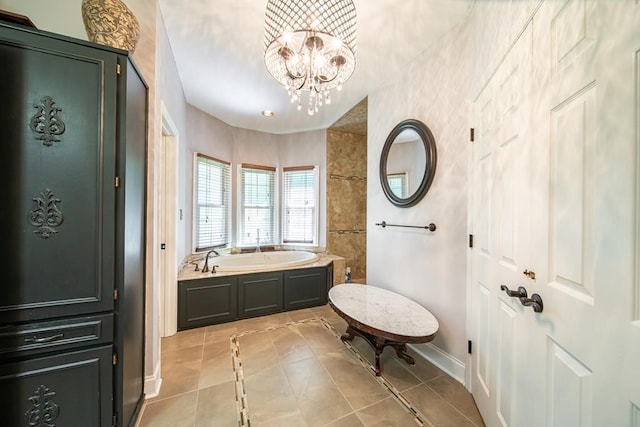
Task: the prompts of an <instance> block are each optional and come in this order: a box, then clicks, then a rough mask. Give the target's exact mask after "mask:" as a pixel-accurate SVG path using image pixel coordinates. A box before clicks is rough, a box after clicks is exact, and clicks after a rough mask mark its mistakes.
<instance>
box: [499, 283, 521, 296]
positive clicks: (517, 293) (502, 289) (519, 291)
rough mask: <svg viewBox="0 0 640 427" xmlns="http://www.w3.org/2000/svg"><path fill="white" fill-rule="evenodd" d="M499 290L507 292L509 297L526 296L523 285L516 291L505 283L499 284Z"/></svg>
mask: <svg viewBox="0 0 640 427" xmlns="http://www.w3.org/2000/svg"><path fill="white" fill-rule="evenodd" d="M500 290H501V291H505V292H506V293H507V295H509V296H510V297H511V298H526V297H527V290H526V289H525V288H524V287H523V286H520V287H518V290H517V291H512V290H511V289H509V288H508V287H507V286H506V285H500Z"/></svg>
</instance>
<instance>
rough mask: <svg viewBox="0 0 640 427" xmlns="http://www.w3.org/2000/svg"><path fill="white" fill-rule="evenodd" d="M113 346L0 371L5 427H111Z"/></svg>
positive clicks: (11, 365)
mask: <svg viewBox="0 0 640 427" xmlns="http://www.w3.org/2000/svg"><path fill="white" fill-rule="evenodd" d="M111 367H112V365H111V346H104V347H98V348H93V349H89V350H80V351H75V352H67V353H60V354H56V355H53V356H46V357H41V358H37V359H30V360H27V361H22V362H16V363H9V364H2V365H0V396H2V399H0V413H1V414H2V425H6V426H25V427H26V426H37V427H41V426H42V427H46V426H49V427H54V426H56V427H57V426H83V427H98V426H110V425H111V419H112V409H111V393H112V385H111V372H112V371H111Z"/></svg>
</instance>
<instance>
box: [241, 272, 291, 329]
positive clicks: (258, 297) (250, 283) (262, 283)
mask: <svg viewBox="0 0 640 427" xmlns="http://www.w3.org/2000/svg"><path fill="white" fill-rule="evenodd" d="M282 287H283V286H282V273H281V272H277V273H259V274H248V275H244V276H240V277H239V279H238V294H239V296H238V310H239V313H238V315H239V317H241V318H244V317H253V316H262V315H264V314H271V313H277V312H280V311H282V310H283V300H282Z"/></svg>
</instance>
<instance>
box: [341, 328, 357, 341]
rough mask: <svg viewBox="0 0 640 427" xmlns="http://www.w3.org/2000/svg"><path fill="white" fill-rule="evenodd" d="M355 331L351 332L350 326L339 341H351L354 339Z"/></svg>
mask: <svg viewBox="0 0 640 427" xmlns="http://www.w3.org/2000/svg"><path fill="white" fill-rule="evenodd" d="M354 332H355V331H354V330H353V328H352V327H351V326H347V330H346V331H345V333H344V334H342V336H341V337H340V339H341V340H342V341H353V339H354V338H355V333H354Z"/></svg>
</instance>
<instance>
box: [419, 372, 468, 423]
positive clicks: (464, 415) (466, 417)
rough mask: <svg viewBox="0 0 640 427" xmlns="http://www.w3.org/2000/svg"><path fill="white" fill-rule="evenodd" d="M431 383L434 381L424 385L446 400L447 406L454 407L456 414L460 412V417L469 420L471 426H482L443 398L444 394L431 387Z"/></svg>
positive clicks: (445, 399)
mask: <svg viewBox="0 0 640 427" xmlns="http://www.w3.org/2000/svg"><path fill="white" fill-rule="evenodd" d="M436 378H438V377H436ZM436 378H433V380H435V379H436ZM431 381H432V380H429V381H427V382H425V383H424V385H426V386H427V387H429V389H430V390H431V391H433V392H434V393H435V394H437V395H438V396H439V397H440V398H441V399H442V400H444V401H445V402H447V404H448V405H449V406H451V407H452V408H453V409H454V410H455V411H456V412H458V413H459V414H460V415H462V417H464V418H465V419H467V420H468V421H469V422H470V423H471V424H473V425H474V426H477V427H480V426H478V424H477V423H476V422H475V421H474V420H472V419H471V418H469V417H468V416H467V415H466V414H465V413H464V412H462V411H461V410H459V409H458V408H457V407H456V406H455V405H454V404H453V403H451V402H450V401H449V399H447V398H446V397H445V396H443V395H442V394H440V393H439V392H438V390H436V389H435V388H433V387H431V386H430V385H429V382H431Z"/></svg>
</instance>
